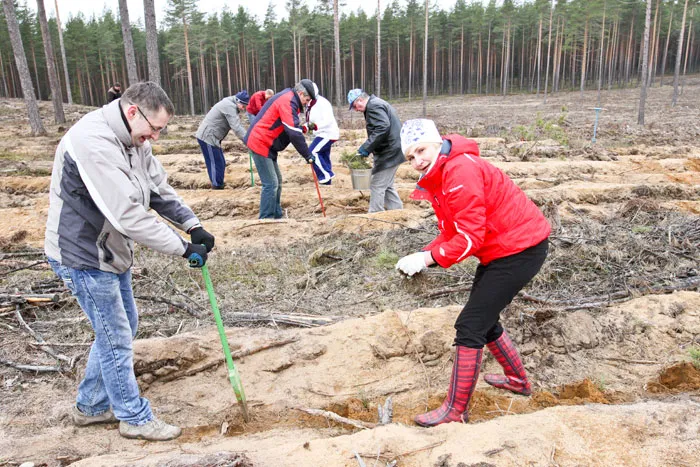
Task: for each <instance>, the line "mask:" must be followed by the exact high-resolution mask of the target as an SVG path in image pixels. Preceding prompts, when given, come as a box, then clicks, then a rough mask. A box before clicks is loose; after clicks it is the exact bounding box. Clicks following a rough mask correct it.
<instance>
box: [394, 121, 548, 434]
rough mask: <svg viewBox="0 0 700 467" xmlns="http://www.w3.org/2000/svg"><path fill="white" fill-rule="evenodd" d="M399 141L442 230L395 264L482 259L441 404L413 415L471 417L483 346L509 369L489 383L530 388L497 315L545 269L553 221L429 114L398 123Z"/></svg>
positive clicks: (427, 421)
mask: <svg viewBox="0 0 700 467" xmlns="http://www.w3.org/2000/svg"><path fill="white" fill-rule="evenodd" d="M401 147H402V150H403V152H404V154H405V155H406V159H408V161H409V162H410V164H411V166H413V168H414V169H416V170H417V171H418V172H420V173H421V174H422V177H421V179H420V180H419V181H418V189H417V190H416V191H415V192H414V193H413V194H412V195H411V197H412V198H413V199H426V200H429V201H430V202H431V203H432V205H433V209H434V210H435V215H436V216H437V218H438V227H439V229H440V234H439V235H438V236H437V238H436V239H435V240H433V241H432V242H431V243H430V244H429V245H428V246H426V247H425V248H424V249H423V251H421V252H419V253H413V254H411V255H408V256H404V257H403V258H401V259H400V260H399V262H398V263H397V264H396V269H398V270H400V271H401V272H403V273H405V274H407V275H409V276H412V275H414V274H416V273H418V272H420V271H422V270H423V269H424V268H427V267H429V266H432V265H434V264H437V265H439V266H442V267H443V268H448V267H450V266H452V265H453V264H455V263H458V262H460V261H462V260H464V259H466V258H468V257H469V256H475V257H476V258H478V259H479V263H480V264H479V266H478V267H477V269H476V273H475V275H474V282H473V284H472V289H471V293H470V295H469V300H468V301H467V304H466V305H465V307H464V309H463V310H462V312H461V313H460V314H459V316H458V317H457V321H456V322H455V329H456V330H457V337H456V338H455V346H456V353H455V358H454V365H453V369H452V378H451V381H450V387H449V389H448V391H447V397H446V398H445V401H444V402H443V404H442V406H441V407H439V408H438V409H436V410H433V411H431V412H428V413H425V414H422V415H418V416H417V417H416V418H415V421H416V423H417V424H419V425H421V426H434V425H439V424H441V423H446V422H455V421H462V422H466V421H467V419H468V416H469V414H468V410H467V409H468V406H469V399H470V398H471V395H472V392H474V388H475V387H476V381H477V379H478V377H479V369H480V367H481V357H482V353H483V347H484V345H485V346H486V347H487V348H488V349H489V351H490V352H491V353H492V354H493V355H494V357H496V360H497V361H498V363H500V364H501V366H502V367H503V370H504V373H505V374H504V375H486V376H485V377H484V379H485V380H486V382H487V383H489V384H491V385H492V386H495V387H498V388H503V389H507V390H510V391H512V392H515V393H518V394H523V395H526V396H529V395H530V394H531V392H532V389H531V386H530V382H529V381H528V380H527V375H526V374H525V369H524V367H523V364H522V362H521V361H520V356H519V355H518V351H517V350H516V349H515V346H514V345H513V342H512V341H511V340H510V338H509V337H508V334H506V332H505V330H504V329H503V327H502V326H501V324H500V322H499V317H500V313H501V311H502V310H503V309H504V308H505V307H506V306H507V305H508V304H509V303H510V302H511V301H512V300H513V297H515V295H516V294H517V293H518V292H519V291H520V289H522V288H523V287H524V286H525V284H527V283H528V282H529V281H530V279H532V278H533V277H534V276H535V274H537V272H538V271H539V270H540V267H541V266H542V264H543V263H544V260H545V257H546V256H547V244H548V237H549V233H550V227H549V223H548V222H547V219H546V218H545V217H544V216H543V215H542V213H541V212H540V210H539V209H538V208H537V206H535V204H534V203H533V202H532V201H530V200H529V199H528V198H527V196H526V195H525V193H523V191H522V190H521V189H520V188H519V187H518V186H517V185H516V184H515V183H513V181H512V180H511V179H510V178H508V176H507V175H506V174H504V173H503V172H502V171H501V170H500V169H498V168H496V167H494V166H493V165H491V164H490V163H488V162H486V161H485V160H483V159H481V158H480V157H479V147H478V146H477V144H476V142H475V141H474V140H471V139H467V138H464V137H463V136H460V135H447V136H445V137H441V136H440V133H438V131H437V128H436V127H435V123H433V121H432V120H424V119H416V120H409V121H407V122H406V123H404V125H403V127H402V128H401Z"/></svg>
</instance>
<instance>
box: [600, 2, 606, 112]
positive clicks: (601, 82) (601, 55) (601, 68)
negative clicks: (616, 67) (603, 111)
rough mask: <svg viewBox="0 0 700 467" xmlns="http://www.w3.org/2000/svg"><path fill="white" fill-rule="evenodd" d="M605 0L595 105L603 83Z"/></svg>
mask: <svg viewBox="0 0 700 467" xmlns="http://www.w3.org/2000/svg"><path fill="white" fill-rule="evenodd" d="M607 6H608V4H607V2H605V3H603V24H602V26H601V27H600V50H599V53H598V55H599V57H598V103H597V107H600V97H601V96H600V88H601V86H602V85H603V48H604V45H605V13H606V9H607Z"/></svg>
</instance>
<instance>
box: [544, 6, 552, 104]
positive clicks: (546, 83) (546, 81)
mask: <svg viewBox="0 0 700 467" xmlns="http://www.w3.org/2000/svg"><path fill="white" fill-rule="evenodd" d="M553 15H554V0H552V6H551V8H550V9H549V37H547V68H546V69H545V72H544V103H545V104H546V103H547V87H548V86H549V57H550V51H551V49H552V18H553Z"/></svg>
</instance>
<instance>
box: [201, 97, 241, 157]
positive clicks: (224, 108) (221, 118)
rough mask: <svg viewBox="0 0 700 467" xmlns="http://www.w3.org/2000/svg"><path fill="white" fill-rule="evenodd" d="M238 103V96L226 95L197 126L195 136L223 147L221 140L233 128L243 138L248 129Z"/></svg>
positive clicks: (239, 137)
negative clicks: (242, 121) (244, 125)
mask: <svg viewBox="0 0 700 467" xmlns="http://www.w3.org/2000/svg"><path fill="white" fill-rule="evenodd" d="M237 104H238V99H236V96H229V97H224V98H223V99H222V100H220V101H219V102H218V103H217V104H216V105H215V106H214V107H212V108H211V110H209V112H207V115H206V116H205V117H204V120H202V123H200V124H199V128H197V134H196V135H195V136H196V137H197V138H198V139H201V140H202V141H204V142H205V143H207V144H211V145H212V146H217V147H221V141H223V139H224V138H226V135H227V134H228V132H229V131H231V130H233V132H234V133H235V134H236V136H238V139H240V140H243V137H244V136H245V131H246V130H245V128H243V124H242V123H241V117H240V112H239V110H238V105H237Z"/></svg>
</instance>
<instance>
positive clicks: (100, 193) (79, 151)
mask: <svg viewBox="0 0 700 467" xmlns="http://www.w3.org/2000/svg"><path fill="white" fill-rule="evenodd" d="M150 209H153V210H154V211H155V212H157V213H158V214H160V216H161V217H163V218H165V219H167V220H169V221H170V222H171V223H172V224H173V225H175V226H176V227H177V228H179V229H181V230H187V229H189V228H191V227H193V226H194V225H196V224H198V223H199V220H197V217H195V215H194V213H193V212H192V211H191V210H190V208H188V207H187V206H186V205H185V204H184V202H183V201H182V199H181V198H180V197H179V196H177V194H176V193H175V190H173V188H172V187H171V186H170V185H169V184H168V177H167V175H166V173H165V170H163V166H162V165H161V164H160V162H158V159H156V158H155V157H154V156H153V153H152V152H151V144H150V143H149V142H146V143H145V144H144V145H143V146H140V147H136V146H134V144H133V142H132V141H131V135H130V134H129V130H127V128H126V124H125V123H124V120H123V119H122V116H121V111H120V109H119V100H116V101H114V102H112V103H111V104H108V105H106V106H104V107H103V108H101V109H98V110H94V111H92V112H90V113H89V114H87V115H85V116H84V117H83V118H81V119H80V120H79V121H78V122H77V123H76V124H75V125H73V126H72V127H71V129H70V130H68V132H67V133H66V134H65V136H63V138H61V142H60V143H59V144H58V147H57V148H56V157H55V159H54V165H53V172H52V173H51V187H50V189H49V213H48V218H47V221H46V237H45V240H44V249H45V251H46V256H49V257H51V258H53V259H55V260H56V261H58V262H59V263H61V264H63V265H64V266H68V267H71V268H74V269H100V270H102V271H107V272H114V273H118V274H121V273H123V272H125V271H126V270H128V269H129V268H130V267H131V264H132V262H133V255H134V241H136V242H138V243H141V244H142V245H145V246H147V247H149V248H152V249H154V250H156V251H159V252H161V253H165V254H169V255H176V256H181V255H182V254H183V253H184V252H185V241H184V240H183V239H182V237H180V235H178V234H177V233H175V231H174V230H173V229H172V228H170V227H169V226H168V225H166V223H164V222H160V221H159V220H158V218H157V217H156V216H155V215H154V214H153V213H152V212H150Z"/></svg>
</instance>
